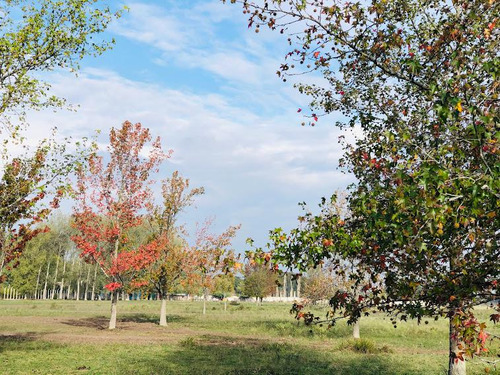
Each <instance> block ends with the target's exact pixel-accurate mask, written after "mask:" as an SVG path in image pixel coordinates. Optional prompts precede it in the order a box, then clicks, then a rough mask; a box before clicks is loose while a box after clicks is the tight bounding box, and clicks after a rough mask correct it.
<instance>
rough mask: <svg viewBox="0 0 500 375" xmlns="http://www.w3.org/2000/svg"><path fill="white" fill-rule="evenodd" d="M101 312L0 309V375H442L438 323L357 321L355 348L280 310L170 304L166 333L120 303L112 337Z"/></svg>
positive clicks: (145, 307)
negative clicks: (358, 338) (395, 325)
mask: <svg viewBox="0 0 500 375" xmlns="http://www.w3.org/2000/svg"><path fill="white" fill-rule="evenodd" d="M109 308H110V304H109V302H106V301H99V302H97V301H95V302H91V301H27V300H17V301H3V300H2V301H0V374H9V375H10V374H120V375H122V374H134V375H140V374H144V375H146V374H147V375H151V374H210V375H211V374H234V375H236V374H241V375H243V374H245V375H249V374H311V375H313V374H314V375H316V374H342V375H344V374H345V375H350V374H355V375H363V374H370V375H372V374H373V375H374V374H377V375H378V374H391V375H392V374H396V375H397V374H401V375H402V374H408V375H409V374H412V375H413V374H414V375H417V374H422V375H424V374H425V375H427V374H445V373H446V367H447V347H448V341H447V333H448V330H447V322H446V321H444V320H439V321H437V322H435V321H433V320H430V321H429V322H428V324H421V325H418V324H417V323H416V322H406V323H400V324H398V328H396V329H395V328H393V327H392V325H391V324H390V321H389V319H387V318H384V317H383V316H381V315H377V316H372V317H368V318H363V319H362V321H361V336H362V340H361V341H359V342H354V341H352V340H350V333H351V330H350V327H348V326H347V325H346V324H345V323H344V322H340V323H339V324H338V325H337V326H335V327H333V328H331V329H328V330H327V329H326V328H325V327H319V326H315V327H312V329H311V328H310V327H305V326H304V325H303V324H302V323H300V324H297V323H296V322H295V321H294V320H293V317H292V316H291V315H290V314H289V313H288V311H289V309H290V305H289V304H274V303H273V304H264V305H263V306H257V305H255V304H253V303H241V304H238V305H228V309H227V311H224V310H223V305H222V303H215V302H214V303H210V304H209V307H208V310H207V315H205V316H203V315H201V308H202V307H201V303H199V302H179V301H177V302H170V303H169V306H168V320H169V325H168V327H160V326H158V325H157V323H156V321H157V319H158V317H157V315H158V311H159V308H160V306H159V302H155V301H120V302H119V305H118V308H119V311H118V318H119V319H118V320H119V321H118V328H117V329H116V330H115V331H109V330H107V329H106V327H107V316H108V311H109ZM317 312H319V313H321V311H317ZM478 314H480V315H482V316H486V315H487V314H488V311H487V310H486V309H485V308H482V309H479V310H478ZM489 329H490V330H492V331H493V332H495V333H496V334H499V333H500V330H499V329H498V327H497V328H494V327H492V328H489ZM494 345H496V346H494V347H493V348H491V349H490V353H489V356H490V357H489V360H492V361H494V360H495V359H497V358H498V353H499V346H498V344H494ZM499 365H500V363H499ZM486 367H488V370H489V373H490V374H500V371H499V369H495V367H494V366H492V365H488V364H487V363H485V362H483V361H481V360H479V359H474V360H472V361H470V362H468V374H484V373H485V368H486Z"/></svg>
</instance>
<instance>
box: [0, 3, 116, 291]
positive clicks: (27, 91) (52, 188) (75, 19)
mask: <svg viewBox="0 0 500 375" xmlns="http://www.w3.org/2000/svg"><path fill="white" fill-rule="evenodd" d="M120 13H121V11H118V12H113V11H111V10H110V8H109V7H106V6H104V5H102V2H99V1H94V0H71V1H56V0H41V1H30V0H13V1H2V2H1V3H0V124H1V126H0V133H1V135H2V146H1V150H0V158H1V160H2V167H3V168H2V173H1V178H0V180H1V181H0V222H1V225H0V283H1V282H2V280H3V279H4V277H3V276H2V273H3V271H4V269H5V268H6V267H12V266H15V265H16V262H17V259H18V257H19V256H20V254H21V253H22V251H23V249H24V247H25V245H26V243H27V242H28V241H29V240H30V239H32V238H33V237H35V236H36V235H37V234H39V233H41V232H42V231H43V228H42V227H37V228H34V225H35V224H36V223H38V222H40V221H41V220H43V219H44V218H46V217H47V215H48V213H49V212H50V210H51V209H52V208H53V207H56V206H57V205H58V204H59V200H60V199H61V197H62V196H63V195H64V192H65V190H66V189H65V188H66V186H65V184H64V183H63V181H64V180H65V178H66V176H67V175H68V174H69V173H71V171H72V167H73V166H74V165H75V163H76V162H77V161H78V160H79V158H78V157H75V158H70V157H69V156H68V155H67V153H66V151H65V149H64V148H65V146H64V145H61V144H59V145H58V144H56V143H55V142H54V141H53V140H52V139H47V140H45V141H43V142H42V143H41V144H40V145H39V147H37V148H36V149H35V150H34V151H33V150H31V151H30V150H28V149H26V146H25V145H24V144H23V140H24V139H23V138H22V137H21V136H20V133H19V131H18V130H19V129H18V126H17V125H16V123H17V121H15V120H18V119H20V120H21V121H23V120H24V117H25V114H26V110H28V109H30V108H32V109H41V108H45V107H60V106H62V105H63V104H64V100H63V99H62V98H56V97H55V96H51V95H50V91H49V89H50V85H49V84H48V83H47V82H44V81H42V80H41V79H40V76H41V75H40V73H43V72H48V71H51V70H54V69H67V70H70V71H77V70H78V68H79V66H78V63H79V61H80V60H81V59H82V58H84V57H85V56H88V55H99V54H101V53H102V52H103V51H105V50H106V49H108V48H109V47H110V45H111V43H112V42H106V41H97V40H96V39H95V38H94V37H95V36H97V35H98V34H100V33H102V32H103V31H104V30H105V29H106V28H107V26H108V25H109V23H110V22H111V21H112V20H113V19H114V18H117V17H119V16H120ZM6 130H8V131H6ZM15 147H24V148H25V149H23V150H22V151H21V153H19V155H21V156H15V155H13V154H12V148H15ZM49 197H51V198H50V199H51V200H52V202H51V203H50V202H48V201H49ZM49 203H50V204H49Z"/></svg>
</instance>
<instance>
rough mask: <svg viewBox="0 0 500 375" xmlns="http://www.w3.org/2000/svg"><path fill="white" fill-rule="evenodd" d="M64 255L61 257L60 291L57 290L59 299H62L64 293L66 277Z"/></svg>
mask: <svg viewBox="0 0 500 375" xmlns="http://www.w3.org/2000/svg"><path fill="white" fill-rule="evenodd" d="M64 257H65V254H64V255H63V274H62V278H61V289H60V290H59V299H63V293H64V276H65V275H66V260H65V259H64Z"/></svg>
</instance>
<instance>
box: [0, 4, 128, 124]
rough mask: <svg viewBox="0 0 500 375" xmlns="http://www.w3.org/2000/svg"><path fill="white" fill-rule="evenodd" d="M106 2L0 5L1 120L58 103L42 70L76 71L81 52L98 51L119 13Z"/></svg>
mask: <svg viewBox="0 0 500 375" xmlns="http://www.w3.org/2000/svg"><path fill="white" fill-rule="evenodd" d="M121 12H122V11H121V10H118V11H112V10H111V9H110V8H109V6H107V5H106V1H96V0H67V1H59V0H38V1H34V0H13V1H2V2H1V4H0V121H1V122H2V123H3V125H9V124H10V122H11V121H10V120H11V117H12V116H16V117H21V119H23V118H24V115H25V111H26V110H27V109H29V108H34V109H40V108H44V107H54V106H55V107H60V106H62V105H64V99H62V98H57V97H55V96H52V95H50V94H49V89H50V84H49V83H48V82H45V81H43V80H41V79H40V73H41V72H48V71H52V70H54V69H66V70H69V71H72V72H75V71H77V70H78V69H79V62H80V60H82V59H83V58H84V57H85V56H89V55H91V56H92V55H93V56H95V55H100V54H101V53H103V52H104V51H105V50H107V49H108V48H109V47H110V46H111V45H112V43H113V41H105V40H101V41H99V40H98V38H96V36H98V35H99V34H101V33H102V32H104V31H105V30H106V28H107V27H108V25H109V24H110V22H111V21H112V20H113V19H115V18H117V17H119V16H120V14H121Z"/></svg>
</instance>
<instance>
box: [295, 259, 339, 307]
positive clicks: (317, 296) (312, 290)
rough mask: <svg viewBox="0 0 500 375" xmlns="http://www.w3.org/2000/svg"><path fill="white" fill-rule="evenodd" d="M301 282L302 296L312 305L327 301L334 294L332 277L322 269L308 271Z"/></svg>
mask: <svg viewBox="0 0 500 375" xmlns="http://www.w3.org/2000/svg"><path fill="white" fill-rule="evenodd" d="M302 280H303V282H304V289H303V291H302V296H303V297H305V298H307V299H308V300H309V301H311V303H312V304H316V303H318V302H320V301H325V300H329V299H330V297H331V296H333V294H334V290H335V289H334V288H335V285H334V283H335V280H334V277H333V275H332V273H331V272H328V270H325V269H324V268H323V267H317V268H312V269H310V270H308V271H307V273H306V276H305V277H304V278H303V279H302Z"/></svg>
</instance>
